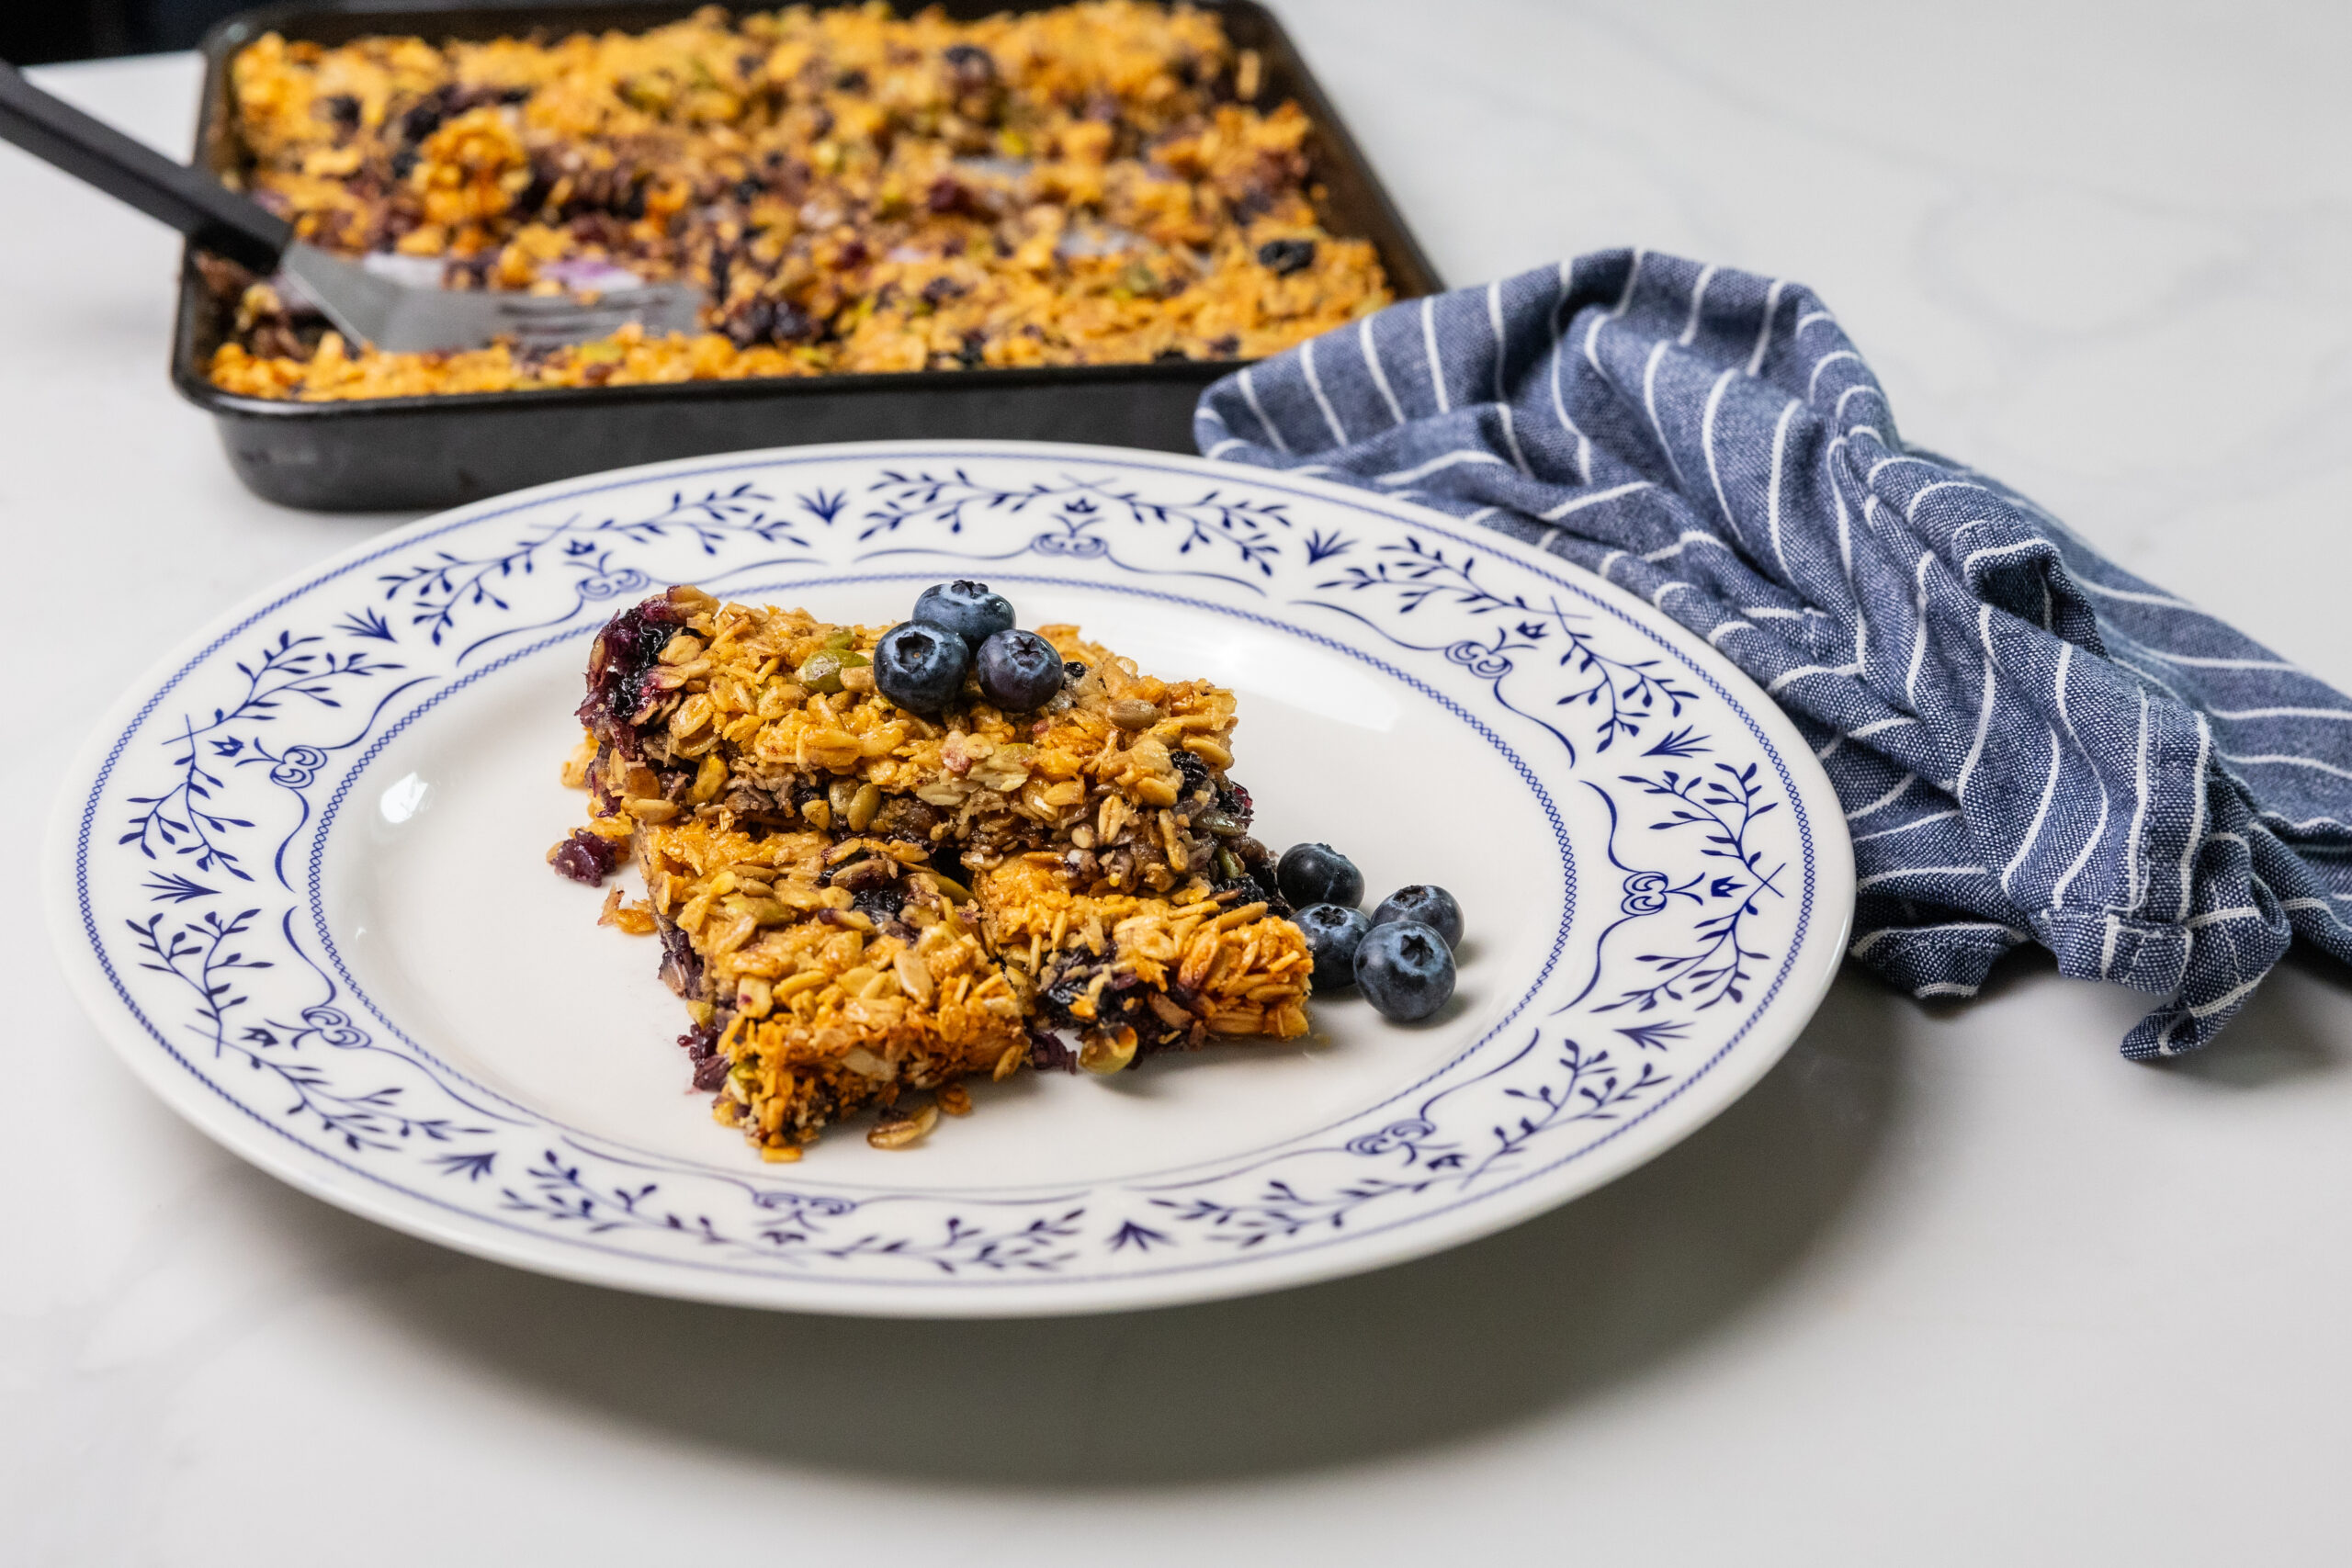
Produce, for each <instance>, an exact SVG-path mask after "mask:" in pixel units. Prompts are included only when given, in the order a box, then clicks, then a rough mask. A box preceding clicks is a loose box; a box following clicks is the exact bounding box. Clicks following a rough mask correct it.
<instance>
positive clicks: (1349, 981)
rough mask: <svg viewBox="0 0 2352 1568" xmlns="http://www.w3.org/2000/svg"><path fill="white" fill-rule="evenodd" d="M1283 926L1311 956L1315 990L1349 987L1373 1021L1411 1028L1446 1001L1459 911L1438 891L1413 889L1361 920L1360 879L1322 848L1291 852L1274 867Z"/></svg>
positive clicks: (1419, 886) (1350, 864) (1294, 848)
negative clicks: (1287, 912)
mask: <svg viewBox="0 0 2352 1568" xmlns="http://www.w3.org/2000/svg"><path fill="white" fill-rule="evenodd" d="M1274 880H1275V882H1276V883H1277V884H1278V885H1279V886H1281V888H1282V890H1283V897H1285V898H1287V899H1289V900H1290V901H1291V902H1292V903H1293V904H1295V905H1296V906H1297V907H1298V913H1297V914H1295V915H1294V916H1292V917H1291V919H1294V920H1295V921H1296V922H1297V924H1298V929H1299V930H1300V931H1304V932H1306V946H1307V950H1308V951H1309V952H1311V953H1314V954H1315V988H1316V989H1317V991H1320V992H1330V991H1341V990H1345V989H1347V987H1350V986H1353V987H1356V988H1357V989H1358V990H1361V991H1362V992H1363V996H1364V1000H1366V1001H1368V1002H1370V1003H1371V1004H1372V1005H1373V1007H1374V1009H1376V1010H1378V1011H1379V1013H1380V1016H1381V1017H1383V1018H1385V1019H1388V1020H1390V1021H1394V1022H1397V1023H1415V1022H1418V1021H1420V1020H1422V1019H1425V1018H1427V1017H1429V1016H1430V1014H1431V1013H1433V1012H1435V1011H1437V1010H1438V1009H1440V1008H1442V1007H1443V1006H1444V1005H1445V1003H1446V998H1449V997H1451V996H1453V950H1454V948H1455V947H1457V946H1459V945H1460V944H1461V942H1462V906H1461V905H1460V904H1458V903H1456V902H1454V898H1453V894H1451V893H1448V892H1447V891H1446V890H1445V889H1444V888H1442V887H1431V886H1425V885H1423V884H1420V883H1415V884H1414V885H1413V886H1410V887H1400V888H1398V889H1397V891H1396V892H1394V893H1391V894H1390V895H1389V896H1388V897H1385V898H1384V899H1382V900H1381V903H1380V907H1379V908H1376V909H1374V911H1373V912H1372V915H1371V918H1370V919H1366V918H1365V916H1364V912H1363V909H1362V908H1359V906H1361V905H1362V904H1363V872H1361V871H1358V870H1357V869H1356V867H1355V863H1354V862H1353V861H1351V860H1350V859H1348V857H1347V856H1345V855H1343V854H1341V853H1340V852H1339V851H1337V850H1335V849H1333V848H1332V847H1331V846H1330V845H1329V844H1294V845H1292V846H1291V847H1290V848H1289V849H1288V850H1286V851H1284V852H1283V858H1282V860H1281V861H1280V862H1279V863H1277V864H1276V865H1275V867H1274Z"/></svg>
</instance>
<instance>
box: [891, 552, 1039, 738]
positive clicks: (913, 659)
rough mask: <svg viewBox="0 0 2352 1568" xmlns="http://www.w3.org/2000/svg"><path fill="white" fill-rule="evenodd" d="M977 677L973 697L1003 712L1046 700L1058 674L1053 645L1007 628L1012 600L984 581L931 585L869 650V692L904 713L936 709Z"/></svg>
mask: <svg viewBox="0 0 2352 1568" xmlns="http://www.w3.org/2000/svg"><path fill="white" fill-rule="evenodd" d="M967 673H968V674H972V675H975V676H977V677H978V679H979V682H980V695H982V696H984V697H986V698H987V699H988V700H989V702H991V703H994V704H995V705H997V706H998V707H999V708H1001V709H1002V710H1003V711H1005V712H1006V713H1028V712H1030V711H1031V710H1033V709H1035V708H1040V707H1043V706H1045V705H1046V699H1047V698H1049V697H1051V696H1052V695H1053V694H1055V693H1056V692H1058V691H1060V690H1061V688H1062V681H1063V679H1064V676H1065V674H1066V673H1076V674H1083V673H1085V671H1083V670H1080V671H1074V672H1066V671H1064V670H1063V668H1062V656H1061V655H1060V654H1059V653H1057V652H1056V651H1054V645H1053V644H1052V643H1049V642H1047V641H1046V639H1045V638H1044V637H1039V636H1038V635H1037V634H1036V633H1035V632H1024V631H1018V630H1015V629H1014V627H1013V625H1012V601H1011V600H1009V599H1007V598H1006V597H1005V596H1004V595H1003V594H1001V593H998V592H992V591H991V590H990V589H989V585H988V584H987V583H985V582H972V581H956V582H941V583H935V584H933V586H932V587H929V588H926V589H924V590H923V591H922V597H921V598H919V599H917V600H916V601H915V613H914V618H913V619H912V620H910V621H902V622H900V623H899V625H897V626H892V627H891V628H890V629H889V630H888V631H887V632H884V633H883V634H882V640H881V641H880V642H879V643H877V644H876V645H875V649H874V689H875V690H876V691H877V692H880V693H881V694H883V695H884V696H886V697H888V698H889V699H890V700H891V701H892V702H894V703H896V704H898V705H899V706H900V707H902V708H905V709H907V710H908V711H909V712H910V713H921V714H936V713H940V712H942V711H944V709H945V708H946V707H947V705H949V704H950V703H953V702H954V701H955V700H956V694H957V693H959V692H961V691H962V690H963V689H964V677H965V675H967Z"/></svg>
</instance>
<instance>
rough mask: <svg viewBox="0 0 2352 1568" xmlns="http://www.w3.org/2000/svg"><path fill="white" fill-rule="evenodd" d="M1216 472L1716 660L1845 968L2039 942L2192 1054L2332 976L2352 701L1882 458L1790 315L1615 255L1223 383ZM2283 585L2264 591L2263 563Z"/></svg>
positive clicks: (2141, 1031)
mask: <svg viewBox="0 0 2352 1568" xmlns="http://www.w3.org/2000/svg"><path fill="white" fill-rule="evenodd" d="M1195 435H1196V437H1197V439H1198V440H1199V443H1200V446H1201V448H1202V450H1203V451H1204V452H1206V453H1207V454H1208V455H1209V456H1211V457H1221V458H1227V459H1230V460H1234V461H1238V462H1244V463H1255V464H1261V465H1263V466H1266V467H1269V468H1288V469H1292V470H1294V471H1295V472H1300V473H1308V474H1317V475H1321V476H1324V477H1327V478H1329V479H1340V480H1343V481H1346V482H1348V483H1351V484H1356V485H1360V486H1362V487H1363V488H1365V489H1367V490H1374V491H1380V492H1382V493H1384V494H1388V495H1394V496H1402V497H1409V498H1411V499H1412V500H1414V501H1416V502H1420V503H1422V504H1425V505H1429V506H1433V507H1436V508H1438V509H1440V510H1442V511H1445V512H1449V513H1453V514H1455V515H1456V516H1459V517H1463V518H1465V519H1467V520H1469V521H1472V522H1476V523H1480V524H1483V525H1487V527H1490V528H1494V529H1496V530H1497V531H1498V532H1501V533H1505V534H1508V535H1510V536H1512V537H1513V538H1516V539H1520V540H1522V541H1525V542H1527V543H1529V544H1532V545H1534V546H1536V547H1540V548H1543V549H1546V550H1550V551H1553V552H1555V553H1556V554H1558V555H1561V556H1565V557H1566V558H1568V559H1570V560H1573V561H1575V562H1577V564H1579V565H1581V566H1584V567H1586V568H1589V570H1592V571H1595V572H1597V573H1599V574H1600V576H1602V577H1605V578H1607V579H1608V580H1609V581H1611V582H1614V583H1616V584H1617V585H1618V586H1619V587H1621V588H1625V589H1630V590H1631V591H1633V592H1635V593H1638V594H1640V595H1641V596H1642V597H1643V598H1644V599H1646V600H1648V601H1649V602H1650V603H1651V604H1655V605H1657V607H1658V608H1660V609H1661V610H1663V611H1665V612H1666V613H1667V614H1668V615H1672V616H1673V617H1674V618H1675V619H1676V620H1679V621H1680V622H1681V623H1682V624H1683V625H1685V626H1689V627H1690V628H1691V630H1693V631H1695V632H1698V633H1699V634H1701V635H1702V636H1703V637H1706V639H1707V640H1708V641H1709V642H1710V643H1712V644H1713V645H1714V646H1715V647H1716V648H1718V649H1721V650H1722V651H1723V652H1724V653H1725V654H1726V655H1728V656H1729V657H1730V658H1731V659H1732V660H1734V661H1735V662H1736V663H1737V664H1738V665H1739V667H1740V668H1741V669H1742V670H1745V671H1747V673H1748V674H1749V675H1750V676H1752V677H1753V678H1754V679H1755V680H1756V682H1757V683H1758V685H1760V686H1762V687H1763V688H1764V689H1765V691H1767V692H1768V693H1770V694H1771V695H1772V696H1773V698H1774V699H1775V700H1777V701H1778V702H1779V703H1780V704H1781V706H1782V707H1784V708H1785V709H1787V710H1788V712H1789V714H1790V715H1791V716H1792V717H1793V718H1794V719H1795V720H1796V722H1797V726H1798V728H1800V729H1801V730H1803V731H1804V734H1805V736H1806V738H1807V739H1808V740H1809V741H1810V742H1811V743H1812V744H1813V745H1814V746H1815V749H1816V752H1817V754H1818V755H1819V757H1820V758H1821V761H1822V762H1823V765H1824V766H1825V767H1826V769H1827V771H1828V773H1829V777H1830V780H1831V782H1832V783H1833V784H1836V786H1837V789H1838V796H1839V798H1840V799H1841V800H1842V801H1843V802H1844V804H1845V807H1846V816H1847V820H1848V826H1849V829H1850V830H1851V832H1852V835H1853V840H1854V860H1855V870H1856V874H1857V886H1858V887H1859V890H1860V902H1859V906H1858V908H1857V910H1856V917H1855V927H1854V945H1853V953H1854V955H1855V956H1856V957H1857V958H1860V960H1862V961H1863V962H1864V963H1866V964H1870V965H1871V967H1872V968H1874V969H1876V970H1877V971H1878V972H1879V973H1880V974H1882V975H1883V976H1886V977H1887V978H1888V979H1890V980H1892V981H1893V982H1894V983H1895V984H1896V985H1899V986H1902V987H1905V988H1906V989H1908V990H1910V991H1911V992H1912V994H1914V995H1915V996H1918V997H1965V996H1969V995H1972V994H1973V993H1974V992H1975V990H1976V988H1977V987H1979V986H1980V985H1981V984H1982V983H1983V982H1984V979H1985V973H1986V971H1987V970H1988V969H1989V968H1990V967H1991V966H1992V964H1993V962H1994V961H1995V960H1996V958H1998V957H1999V956H2000V955H2001V954H2002V953H2005V952H2007V950H2008V949H2009V948H2010V947H2012V946H2014V945H2016V944H2017V943H2018V942H2025V941H2028V940H2032V941H2037V942H2041V943H2042V944H2043V945H2045V946H2046V947H2048V948H2049V949H2050V950H2051V951H2052V953H2055V954H2056V955H2057V958H2058V966H2059V968H2060V970H2061V971H2063V972H2064V973H2065V974H2067V975H2071V976H2077V977H2080V978H2084V979H2106V980H2113V981H2118V982H2120V983H2121V984H2123V985H2126V986H2131V987H2137V988H2139V989H2141V990H2143V991H2148V992H2152V993H2154V994H2156V995H2159V996H2161V997H2163V998H2164V1001H2163V1003H2162V1005H2160V1006H2159V1007H2157V1008H2156V1010H2154V1012H2152V1013H2150V1014H2149V1015H2148V1016H2147V1017H2146V1018H2145V1019H2144V1020H2143V1021H2142V1022H2141V1023H2140V1024H2139V1025H2138V1026H2137V1027H2135V1028H2134V1029H2133V1030H2132V1031H2131V1033H2130V1034H2129V1035H2128V1036H2127V1037H2126V1038H2125V1040H2124V1042H2123V1050H2124V1053H2125V1054H2126V1055H2131V1056H2158V1055H2171V1054H2174V1053H2177V1052H2182V1051H2188V1050H2193V1049H2195V1048H2196V1047H2198V1046H2199V1045H2202V1044H2204V1043H2206V1042H2207V1041H2208V1040H2210V1039H2211V1038H2212V1036H2213V1034H2214V1032H2216V1031H2217V1030H2219V1029H2220V1028H2221V1027H2222V1024H2223V1023H2224V1022H2226V1021H2228V1019H2229V1018H2230V1016H2231V1014H2232V1013H2233V1012H2234V1011H2235V1010H2237V1009H2238V1008H2239V1007H2240V1006H2241V1005H2243V1003H2244V1002H2245V998H2246V997H2247V996H2248V995H2249V994H2250V993H2251V992H2252V990H2253V988H2254V987H2255V986H2256V984H2257V983H2259V981H2260V980H2261V978H2262V976H2264V975H2265V974H2266V973H2267V972H2268V970H2269V969H2270V967H2271V965H2272V964H2275V963H2277V962H2278V958H2279V957H2280V955H2281V954H2283V953H2285V952H2286V950H2287V946H2288V943H2289V942H2290V939H2291V937H2293V936H2301V937H2302V938H2303V939H2304V940H2305V941H2307V942H2311V943H2312V945H2314V946H2316V947H2319V948H2321V949H2323V950H2324V951H2325V952H2328V953H2333V954H2334V955H2335V957H2337V958H2338V959H2341V960H2346V961H2352V928H2347V926H2346V924H2345V919H2346V918H2352V701H2347V700H2346V698H2345V697H2344V696H2343V695H2342V694H2339V693H2337V692H2336V691H2335V689H2333V688H2332V687H2330V686H2328V685H2327V684H2325V683H2324V682H2321V681H2319V680H2317V679H2315V678H2314V677H2312V676H2311V675H2308V674H2305V673H2304V672H2303V671H2301V670H2298V669H2297V668H2295V666H2293V665H2292V664H2290V663H2288V662H2287V661H2286V660H2282V659H2280V658H2278V656H2277V655H2275V654H2273V653H2271V652H2270V651H2269V650H2268V649H2265V648H2263V647H2261V646H2260V645H2259V644H2257V643H2256V642H2254V641H2252V640H2251V639H2249V638H2247V637H2244V636H2242V635H2240V634H2239V633H2238V632H2236V631H2234V630H2233V629H2232V628H2231V627H2229V626H2225V625H2223V624H2222V622H2220V621H2218V620H2216V619H2214V618H2213V617H2212V616H2211V615H2205V614H2203V613H2202V612H2200V611H2199V610H2198V609H2196V608H2195V607H2194V606H2192V605H2190V604H2187V603H2184V602H2183V601H2182V600H2180V599H2178V598H2176V597H2175V596H2173V595H2172V594H2170V593H2167V592H2164V591H2162V590H2161V589H2158V588H2155V587H2154V586H2152V585H2151V584H2149V583H2147V582H2144V581H2141V580H2140V579H2139V578H2136V577H2134V576H2132V575H2131V573H2129V572H2127V571H2124V570H2121V569H2120V568H2118V567H2117V566H2116V565H2115V564H2114V563H2112V562H2111V561H2109V560H2107V559H2106V558H2103V557H2102V556H2100V555H2099V554H2098V552H2097V551H2095V550H2093V549H2091V548H2090V547H2088V546H2086V545H2085V544H2084V543H2083V541H2082V540H2081V539H2079V538H2077V537H2076V536H2074V535H2073V534H2072V533H2070V532H2068V531H2067V529H2066V528H2065V527H2064V525H2061V524H2060V523H2059V522H2058V521H2057V519H2055V518H2053V517H2052V516H2050V515H2049V514H2048V513H2045V512H2042V511H2041V509H2040V508H2038V507H2036V506H2035V505H2034V504H2033V503H2032V502H2030V501H2028V500H2026V499H2025V498H2024V497H2023V496H2021V495H2018V493H2017V492H2016V491H2012V490H2010V489H2008V488H2007V486H2004V485H2002V484H2001V483H1999V482H1998V481H1997V480H1995V479H1990V478H1988V477H1986V476H1985V475H1984V474H1980V473H1977V472H1975V471H1974V470H1973V469H1970V468H1966V467H1964V466H1962V465H1961V464H1958V463H1955V462H1952V461H1951V460H1950V459H1948V458H1944V457H1937V456H1935V455H1933V454H1931V453H1928V452H1924V451H1920V450H1918V449H1917V448H1914V447H1910V446H1905V445H1904V443H1903V439H1902V437H1901V436H1900V434H1898V433H1897V432H1896V429H1895V425H1894V411H1893V410H1892V409H1890V408H1889V407H1888V406H1887V401H1886V397H1885V394H1884V393H1883V391H1882V390H1881V389H1880V387H1879V384H1878V381H1877V378H1875V377H1873V376H1872V375H1871V369H1870V367H1869V365H1868V364H1866V363H1865V362H1864V361H1863V358H1862V356H1861V355H1860V353H1859V352H1858V351H1857V350H1856V349H1855V347H1854V345H1853V344H1852V343H1851V342H1850V341H1849V339H1848V338H1847V337H1846V335H1845V333H1843V332H1842V331H1841V330H1840V329H1839V327H1838V321H1837V318H1836V317H1834V316H1832V315H1831V314H1830V312H1829V310H1827V309H1826V307H1825V306H1824V305H1823V304H1822V302H1821V301H1820V299H1818V298H1816V297H1815V295H1814V294H1813V292H1812V291H1811V290H1810V289H1807V288H1804V287H1803V286H1802V285H1800V284H1795V283H1792V282H1789V281H1787V280H1785V279H1780V278H1764V277H1758V276H1753V275H1751V274H1748V273H1744V272H1736V271H1734V270H1732V269H1730V268H1728V267H1717V266H1702V265H1699V264H1697V263H1695V262H1690V261H1684V260H1680V259H1678V258H1675V257H1671V256H1663V255H1657V254H1647V253H1645V252H1641V251H1609V252H1602V253H1599V254H1591V255H1587V256H1582V257H1579V258H1577V260H1575V261H1573V262H1569V263H1566V264H1563V265H1560V266H1558V267H1556V268H1544V269H1543V270H1540V271H1535V272H1529V273H1522V274H1521V275H1520V276H1516V277H1510V278H1505V279H1504V280H1502V281H1501V282H1498V283H1493V284H1489V285H1487V287H1485V288H1465V289H1462V290H1459V291H1457V292H1454V293H1452V294H1447V295H1443V296H1441V297H1437V298H1433V299H1420V300H1413V301H1408V302H1407V303H1404V304H1400V305H1396V306H1392V307H1391V308H1389V309H1388V310H1384V311H1382V312H1380V313H1379V314H1378V315H1376V316H1372V317H1369V318H1366V319H1365V320H1363V321H1359V322H1357V323H1356V324H1355V325H1353V326H1351V327H1346V328H1343V329H1341V330H1340V331H1338V332H1334V333H1328V334H1326V335H1325V336H1323V337H1320V338H1317V339H1316V340H1314V341H1312V342H1310V343H1306V344H1301V345H1300V346H1299V347H1297V348H1295V349H1293V350H1292V351H1290V352H1289V353H1287V354H1284V355H1281V356H1279V357H1277V358H1274V359H1271V360H1268V361H1265V362H1263V363H1261V364H1259V365H1256V366H1253V367H1250V368H1248V369H1245V370H1242V371H1239V372H1238V373H1237V374H1235V375H1232V376H1228V377H1227V378H1225V379H1223V380H1221V381H1219V382H1217V383H1216V385H1215V386H1213V387H1211V388H1210V389H1208V391H1207V392H1206V393H1205V394H1204V396H1203V397H1202V399H1201V403H1200V408H1199V411H1198V412H1197V414H1196V416H1195ZM2282 564H2284V563H2282Z"/></svg>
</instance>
